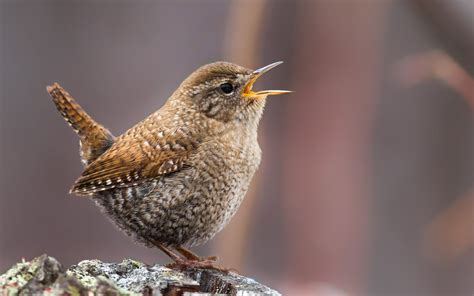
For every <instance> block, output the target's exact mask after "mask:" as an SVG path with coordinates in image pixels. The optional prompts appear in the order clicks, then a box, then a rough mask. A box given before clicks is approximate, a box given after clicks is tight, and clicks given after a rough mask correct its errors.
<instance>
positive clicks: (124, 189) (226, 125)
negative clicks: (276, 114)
mask: <svg viewBox="0 0 474 296" xmlns="http://www.w3.org/2000/svg"><path fill="white" fill-rule="evenodd" d="M278 64H280V62H279V63H274V64H272V65H269V66H267V67H264V68H261V69H259V70H256V71H252V70H250V69H247V68H244V67H241V66H238V65H235V64H231V63H226V62H217V63H212V64H208V65H205V66H203V67H201V68H199V69H198V70H196V71H195V72H193V73H192V74H191V75H190V76H189V77H188V78H187V79H185V80H184V81H183V83H182V84H181V85H180V86H179V87H178V89H177V90H176V91H175V92H174V93H173V94H172V95H171V97H170V98H169V99H168V101H167V102H166V103H165V105H164V106H163V107H162V108H160V109H159V110H158V111H156V112H155V113H153V114H151V115H150V116H149V117H147V118H146V119H145V120H143V121H141V122H140V123H138V124H137V125H135V126H134V127H132V128H131V129H130V130H128V131H127V132H125V133H124V134H122V135H121V136H119V137H117V138H114V137H113V136H112V134H111V133H110V132H109V131H108V130H107V129H105V128H104V127H102V126H101V125H99V124H98V123H96V122H95V121H94V120H93V119H92V118H91V117H90V116H89V115H87V114H86V113H85V112H84V110H83V109H82V108H81V107H80V106H79V105H78V104H77V103H76V102H75V101H74V100H73V98H72V97H71V96H70V95H69V94H68V93H67V92H66V91H64V90H63V89H62V88H61V87H60V86H59V85H58V84H54V85H53V86H51V87H48V92H49V93H50V94H51V96H52V97H53V101H54V103H55V104H56V107H57V108H58V110H59V111H60V112H61V114H62V115H63V117H64V118H65V119H66V120H67V121H68V122H69V123H70V125H71V126H72V127H73V128H74V130H75V131H76V132H77V133H78V135H79V137H80V141H81V156H82V159H83V162H84V164H85V165H86V167H85V169H84V172H83V173H82V175H81V176H80V177H79V179H78V180H77V181H76V182H75V184H74V186H73V187H72V189H71V192H72V193H75V194H78V195H86V196H91V197H92V198H93V199H94V200H95V201H96V203H97V204H98V205H99V206H100V207H101V208H102V209H103V210H104V211H105V212H106V213H107V214H108V215H109V217H110V218H111V219H112V220H113V221H114V222H115V224H116V225H117V226H119V227H120V228H121V229H123V230H124V231H125V232H126V233H127V234H129V235H131V236H133V237H134V238H135V239H136V240H138V241H140V242H142V243H145V244H146V245H149V246H157V247H159V248H160V249H161V250H163V251H164V252H165V253H167V254H168V255H169V256H171V257H172V258H173V259H174V260H175V261H176V262H177V263H179V264H186V265H194V266H202V267H206V266H208V267H210V266H213V265H212V262H210V261H209V260H207V259H209V258H207V259H206V258H204V259H203V258H200V257H198V256H196V255H195V254H193V253H191V252H190V251H189V250H187V249H185V246H193V245H197V244H201V243H203V242H206V241H207V240H209V239H210V238H212V237H213V236H214V235H215V234H216V233H217V232H218V231H219V230H221V229H222V228H223V227H224V226H225V225H226V224H227V222H228V221H229V219H230V218H231V217H232V216H233V215H234V213H235V212H236V210H237V208H238V207H239V205H240V203H241V201H242V199H243V197H244V195H245V192H246V191H247V188H248V186H249V184H250V181H251V179H252V176H253V174H254V173H255V171H256V170H257V168H258V165H259V163H260V156H261V151H260V147H259V146H258V142H257V127H258V123H259V121H260V118H261V115H262V112H263V107H264V105H265V100H266V97H267V96H268V95H276V94H282V93H287V91H275V90H271V91H259V92H254V91H252V86H253V83H254V82H255V80H256V79H257V78H258V77H259V76H260V75H262V74H263V73H265V72H266V71H268V70H270V69H271V68H273V67H275V66H276V65H278ZM171 248H175V249H176V250H177V251H178V252H179V253H181V254H182V255H183V256H184V258H183V257H181V256H179V255H177V254H176V253H175V252H173V251H172V250H171Z"/></svg>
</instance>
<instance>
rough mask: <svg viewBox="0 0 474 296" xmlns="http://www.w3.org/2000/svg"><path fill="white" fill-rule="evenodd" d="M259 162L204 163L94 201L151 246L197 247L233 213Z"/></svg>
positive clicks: (115, 220) (112, 192)
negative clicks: (211, 168)
mask: <svg viewBox="0 0 474 296" xmlns="http://www.w3.org/2000/svg"><path fill="white" fill-rule="evenodd" d="M257 166H258V163H255V162H248V164H247V163H246V162H245V161H244V160H242V165H239V166H233V167H232V166H226V165H225V163H222V165H221V166H220V167H219V170H210V169H209V167H210V166H209V164H205V163H203V164H202V165H197V166H195V167H191V168H187V169H184V170H181V171H180V172H177V173H175V174H172V175H169V176H164V177H161V178H159V179H156V180H151V181H148V182H146V183H144V184H142V185H139V186H135V187H130V188H121V189H116V190H114V191H111V192H104V193H103V195H102V196H99V197H98V198H96V201H97V202H98V204H99V205H101V206H102V208H103V209H104V210H105V212H106V213H108V214H109V216H110V217H111V218H112V220H113V221H114V222H115V223H116V224H117V225H118V226H119V228H121V229H123V230H124V231H125V232H126V233H127V234H129V235H131V236H133V237H134V238H135V239H136V240H138V241H140V242H143V243H145V244H147V245H150V244H152V243H153V241H156V242H160V243H163V244H166V245H172V246H176V245H186V246H192V245H198V244H201V243H204V242H206V241H207V240H209V239H211V238H212V237H213V236H214V235H215V234H216V233H217V232H219V231H220V230H221V229H222V228H223V227H224V226H225V225H226V224H227V223H228V222H229V220H230V218H231V217H232V216H233V215H234V214H235V212H236V211H237V209H238V207H239V206H240V204H241V202H242V200H243V198H244V196H245V193H246V191H247V189H248V187H249V184H250V181H251V179H252V176H253V174H254V173H255V171H256V169H257Z"/></svg>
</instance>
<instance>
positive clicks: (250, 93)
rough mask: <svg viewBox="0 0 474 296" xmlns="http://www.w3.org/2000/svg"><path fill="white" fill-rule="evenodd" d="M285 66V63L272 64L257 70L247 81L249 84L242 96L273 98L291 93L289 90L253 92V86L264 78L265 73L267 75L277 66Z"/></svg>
mask: <svg viewBox="0 0 474 296" xmlns="http://www.w3.org/2000/svg"><path fill="white" fill-rule="evenodd" d="M280 64H283V62H276V63H273V64H270V65H268V66H265V67H262V68H260V69H257V70H255V71H253V72H252V74H251V75H250V79H249V81H247V84H246V85H245V87H244V89H243V91H242V95H244V96H246V97H254V98H255V97H256V98H264V97H266V96H271V95H281V94H287V93H291V91H289V90H261V91H256V92H255V91H252V87H253V84H254V83H255V81H257V79H258V77H260V76H262V74H263V73H266V72H268V71H270V70H271V69H273V68H275V67H276V66H278V65H280Z"/></svg>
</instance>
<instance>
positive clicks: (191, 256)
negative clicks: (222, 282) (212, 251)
mask: <svg viewBox="0 0 474 296" xmlns="http://www.w3.org/2000/svg"><path fill="white" fill-rule="evenodd" d="M176 251H178V252H179V253H181V255H183V256H184V257H186V259H189V260H193V261H217V256H208V257H201V256H198V255H197V254H195V253H194V252H192V251H191V250H189V249H186V248H185V247H182V246H178V247H176Z"/></svg>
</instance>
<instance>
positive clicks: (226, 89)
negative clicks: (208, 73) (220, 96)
mask: <svg viewBox="0 0 474 296" xmlns="http://www.w3.org/2000/svg"><path fill="white" fill-rule="evenodd" d="M220 89H221V90H222V92H224V93H225V94H230V93H231V92H233V91H234V86H233V85H232V84H230V83H228V82H226V83H223V84H221V85H220Z"/></svg>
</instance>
